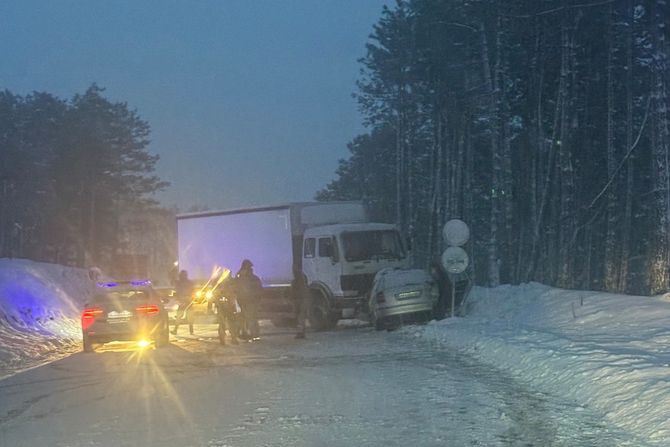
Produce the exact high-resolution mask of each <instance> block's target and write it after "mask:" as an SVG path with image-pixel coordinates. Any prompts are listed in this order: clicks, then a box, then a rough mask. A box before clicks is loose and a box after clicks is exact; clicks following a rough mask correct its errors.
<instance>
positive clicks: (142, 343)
mask: <svg viewBox="0 0 670 447" xmlns="http://www.w3.org/2000/svg"><path fill="white" fill-rule="evenodd" d="M149 345H151V342H150V341H149V340H139V341H138V342H137V346H138V347H139V348H141V349H144V348H146V347H148V346H149Z"/></svg>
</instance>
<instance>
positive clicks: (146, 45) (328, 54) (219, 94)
mask: <svg viewBox="0 0 670 447" xmlns="http://www.w3.org/2000/svg"><path fill="white" fill-rule="evenodd" d="M390 3H391V1H384V0H282V1H280V0H274V1H270V0H218V1H217V0H209V1H203V0H197V1H196V0H193V1H186V0H183V1H168V0H160V1H158V0H156V1H137V0H126V1H52V0H43V1H24V0H22V1H15V2H2V3H0V54H2V64H0V88H2V89H8V90H10V91H11V92H13V93H17V94H28V93H30V92H32V91H47V92H50V93H53V94H56V95H58V96H60V97H62V98H70V97H72V95H73V94H75V93H83V92H84V91H85V90H86V88H87V87H88V86H89V85H90V84H91V83H93V82H95V83H97V84H98V85H99V86H101V87H104V88H106V95H107V96H108V97H109V98H110V99H112V100H117V101H125V102H127V103H128V104H129V105H130V107H131V108H134V109H136V110H137V111H138V113H139V114H140V116H141V117H142V118H143V119H145V120H147V121H148V122H149V123H150V124H151V127H152V143H151V146H150V150H151V152H153V153H157V154H159V155H160V157H161V160H160V162H159V164H158V169H157V173H158V175H159V176H160V177H161V178H163V179H164V180H167V181H169V182H171V186H170V187H169V188H168V189H167V190H166V191H165V192H163V193H161V194H159V196H158V198H159V199H160V200H161V202H162V203H163V204H164V205H166V206H172V205H177V206H179V208H180V209H181V210H185V209H188V208H189V207H191V206H194V205H197V206H209V207H210V208H212V209H224V208H233V207H245V206H254V205H266V204H276V203H281V202H287V201H299V200H310V199H312V198H313V197H314V194H315V192H316V191H317V190H318V189H320V188H322V187H323V186H325V185H326V184H327V183H328V182H329V181H330V180H332V179H333V178H334V172H335V169H336V168H337V160H338V159H340V158H343V157H346V156H347V154H348V152H347V149H346V144H347V142H348V141H350V140H351V139H352V138H353V137H354V136H355V135H356V134H358V133H361V132H363V131H364V130H365V129H364V127H363V126H362V123H361V122H362V120H361V116H360V115H359V113H358V110H357V105H356V101H355V99H353V98H352V96H351V95H352V93H353V92H355V90H356V86H355V81H356V79H358V76H359V70H360V65H359V64H358V62H357V59H358V58H360V57H362V56H363V55H364V52H365V44H366V42H367V40H368V39H367V38H368V36H369V34H370V32H371V31H372V27H373V25H374V23H375V22H376V21H377V20H378V19H379V17H380V13H381V10H382V6H383V5H384V4H390Z"/></svg>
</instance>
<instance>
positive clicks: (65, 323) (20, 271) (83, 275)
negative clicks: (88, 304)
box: [0, 259, 95, 378]
mask: <svg viewBox="0 0 670 447" xmlns="http://www.w3.org/2000/svg"><path fill="white" fill-rule="evenodd" d="M94 287H95V285H94V284H93V283H92V282H91V281H90V279H89V278H88V272H87V271H86V270H82V269H75V268H71V267H65V266H61V265H55V264H45V263H38V262H32V261H28V260H25V259H11V260H10V259H0V378H2V377H6V376H8V375H11V374H14V373H16V372H18V371H21V370H23V369H26V368H30V367H33V366H36V365H40V364H43V363H46V362H48V361H50V360H54V359H56V358H60V357H63V356H64V355H67V354H68V353H70V352H73V351H75V350H79V349H81V348H80V344H81V330H80V325H79V315H80V312H81V308H82V306H83V304H84V302H85V301H86V299H87V297H89V296H90V294H91V293H92V292H93V290H94Z"/></svg>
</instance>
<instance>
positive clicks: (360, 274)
mask: <svg viewBox="0 0 670 447" xmlns="http://www.w3.org/2000/svg"><path fill="white" fill-rule="evenodd" d="M408 266H409V257H408V253H407V250H406V248H405V247H404V246H403V243H402V238H401V237H400V233H399V232H398V229H397V228H396V227H395V226H394V225H391V224H382V223H352V224H335V225H326V226H320V227H313V228H308V229H307V230H305V233H304V235H303V247H302V268H303V271H304V273H305V276H307V280H308V283H309V286H310V289H311V290H312V295H313V309H312V318H311V320H312V324H313V325H316V326H321V327H322V328H326V327H328V326H332V325H333V324H334V323H335V322H337V319H339V318H342V317H343V316H344V317H347V316H350V315H348V314H353V312H354V311H355V309H356V308H357V307H358V306H359V305H360V304H361V303H362V302H363V301H364V299H365V298H366V295H367V293H368V291H369V290H370V288H371V286H372V280H373V279H374V276H375V274H376V273H377V272H378V271H380V270H382V269H384V268H403V267H408Z"/></svg>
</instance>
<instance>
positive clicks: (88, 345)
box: [83, 335, 93, 352]
mask: <svg viewBox="0 0 670 447" xmlns="http://www.w3.org/2000/svg"><path fill="white" fill-rule="evenodd" d="M83 345H84V352H93V342H92V341H91V338H90V337H89V336H88V335H84V337H83Z"/></svg>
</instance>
